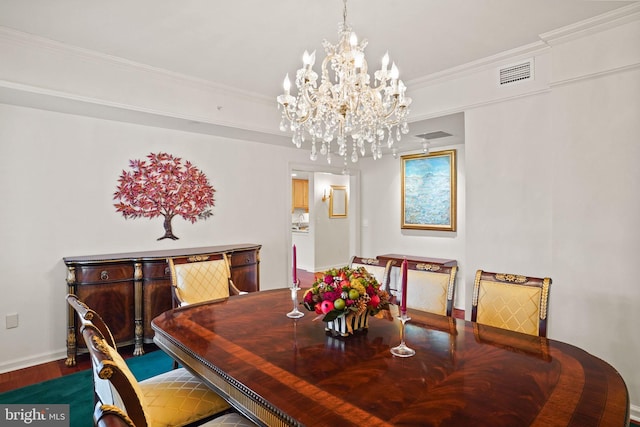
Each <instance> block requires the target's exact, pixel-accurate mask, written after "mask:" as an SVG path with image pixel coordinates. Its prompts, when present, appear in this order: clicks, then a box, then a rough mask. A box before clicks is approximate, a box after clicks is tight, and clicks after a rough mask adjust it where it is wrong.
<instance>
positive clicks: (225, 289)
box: [167, 254, 246, 306]
mask: <svg viewBox="0 0 640 427" xmlns="http://www.w3.org/2000/svg"><path fill="white" fill-rule="evenodd" d="M167 262H168V264H169V270H170V275H171V289H172V292H173V298H174V304H175V306H181V305H187V304H195V303H200V302H204V301H213V300H219V299H223V298H228V297H229V296H231V295H240V294H243V293H246V292H241V291H240V290H239V289H238V288H236V287H235V285H234V284H233V281H232V280H231V268H230V266H229V259H228V258H227V255H226V254H215V255H193V256H190V257H187V258H169V259H168V260H167Z"/></svg>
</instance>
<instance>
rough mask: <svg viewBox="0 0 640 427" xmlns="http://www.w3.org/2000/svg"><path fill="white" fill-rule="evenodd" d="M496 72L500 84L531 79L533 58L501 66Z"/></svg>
mask: <svg viewBox="0 0 640 427" xmlns="http://www.w3.org/2000/svg"><path fill="white" fill-rule="evenodd" d="M498 72H499V83H500V86H502V85H506V84H510V83H516V82H522V81H525V80H531V79H532V78H533V58H532V59H528V60H526V61H524V62H519V63H517V64H512V65H507V66H505V67H501V68H500V69H499V70H498Z"/></svg>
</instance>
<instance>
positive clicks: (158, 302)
mask: <svg viewBox="0 0 640 427" xmlns="http://www.w3.org/2000/svg"><path fill="white" fill-rule="evenodd" d="M171 307H172V304H171V275H170V274H169V266H168V265H167V262H166V261H165V260H164V259H161V260H153V261H144V262H143V263H142V318H143V330H144V332H143V337H144V342H145V343H147V344H149V343H152V342H153V335H154V333H153V329H152V328H151V321H152V320H153V319H154V318H155V317H156V316H158V315H160V314H162V313H164V312H165V311H167V310H171Z"/></svg>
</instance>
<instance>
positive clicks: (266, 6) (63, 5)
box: [0, 0, 633, 143]
mask: <svg viewBox="0 0 640 427" xmlns="http://www.w3.org/2000/svg"><path fill="white" fill-rule="evenodd" d="M631 3H633V2H630V1H582V0H580V1H576V0H457V1H451V0H402V1H399V0H395V1H392V0H349V2H348V5H347V7H348V15H347V21H348V22H349V23H350V24H351V25H352V27H353V30H354V31H355V32H356V33H357V34H358V37H359V39H362V38H366V39H368V40H369V45H368V47H367V49H366V51H365V53H366V55H367V60H368V62H369V64H370V66H369V68H370V69H377V68H378V67H379V60H380V58H381V57H382V56H383V55H384V53H385V51H387V50H388V52H389V55H390V57H391V60H392V61H395V62H396V64H397V66H398V68H399V70H400V77H401V78H402V79H403V80H404V81H405V83H407V86H408V88H409V90H408V93H409V95H410V91H411V82H412V81H416V80H418V79H420V78H424V77H425V76H428V75H431V74H434V73H438V72H441V71H443V70H447V69H450V68H453V67H456V66H459V65H462V64H466V63H469V62H473V61H476V60H479V59H482V58H485V57H488V56H492V55H495V54H498V53H501V52H504V51H508V50H510V49H514V48H517V47H520V46H523V45H527V44H530V43H533V42H536V41H538V40H539V37H538V36H539V35H540V34H542V33H545V32H548V31H551V30H554V29H557V28H560V27H563V26H566V25H569V24H572V23H575V22H578V21H582V20H585V19H588V18H591V17H593V16H596V15H600V14H603V13H606V12H608V11H611V10H613V9H617V8H620V7H624V6H626V5H629V4H631ZM342 13H343V2H342V1H341V0H271V1H265V0H233V1H227V2H221V1H219V0H216V1H213V0H181V1H172V0H135V1H131V0H110V1H108V2H107V1H87V0H56V1H51V0H0V26H4V27H7V28H10V29H14V30H18V31H21V32H25V33H29V34H34V35H37V36H41V37H45V38H48V39H52V40H55V41H58V42H62V43H65V44H68V45H72V46H78V47H82V48H86V49H90V50H94V51H97V52H101V53H105V54H109V55H114V56H117V57H121V58H125V59H128V60H131V61H135V62H139V63H143V64H147V65H151V66H154V67H158V68H162V69H166V70H170V71H173V72H177V73H180V74H184V75H188V76H192V77H197V78H200V79H205V80H209V81H212V82H215V83H217V84H220V85H224V86H227V87H230V88H234V89H238V90H242V91H245V92H249V93H252V94H255V95H257V96H260V97H265V98H268V99H275V97H276V96H277V95H279V94H280V93H281V92H282V88H281V84H282V80H283V78H284V75H285V74H286V73H289V74H290V75H293V74H295V70H297V69H298V68H299V67H300V66H301V64H302V59H301V58H302V52H304V50H309V51H312V50H317V51H318V56H319V57H320V58H322V57H324V53H323V51H322V41H323V40H324V39H327V40H329V41H330V42H332V43H335V42H336V41H337V37H338V34H337V29H338V23H339V22H341V21H342ZM318 62H319V61H318ZM274 108H276V104H275V101H274ZM462 123H463V117H462V115H461V114H459V115H456V116H454V117H453V118H449V120H448V122H447V126H452V127H451V128H450V129H448V128H445V127H444V126H445V125H444V124H443V125H440V124H439V123H435V122H430V123H426V122H425V123H413V124H412V126H411V132H410V135H412V136H414V135H417V134H421V133H426V132H432V131H436V130H444V131H446V132H449V133H452V135H454V136H456V134H454V132H457V133H460V132H462V134H461V135H460V137H461V138H462V141H458V142H463V141H464V130H463V124H462ZM456 126H457V127H456ZM449 138H451V137H449ZM414 139H415V140H417V138H414ZM445 140H446V138H445ZM447 143H451V141H450V140H447Z"/></svg>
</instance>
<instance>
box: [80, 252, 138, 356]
mask: <svg viewBox="0 0 640 427" xmlns="http://www.w3.org/2000/svg"><path fill="white" fill-rule="evenodd" d="M75 278H76V282H75V294H76V295H78V298H80V300H81V301H84V302H85V303H86V304H87V305H88V306H89V307H91V308H92V309H93V310H95V311H96V313H99V314H100V315H101V316H102V318H103V319H104V321H105V323H106V324H107V325H109V329H111V333H112V334H113V338H114V339H115V341H116V342H117V343H118V344H123V345H126V344H132V343H133V342H134V334H135V330H134V329H135V328H134V326H135V322H134V316H135V311H134V296H135V295H134V265H133V264H129V263H118V264H100V265H91V266H89V265H80V266H76V268H75ZM78 329H79V328H78ZM76 342H77V343H78V347H80V348H86V345H85V343H84V339H83V338H82V334H81V333H80V331H79V330H76Z"/></svg>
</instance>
